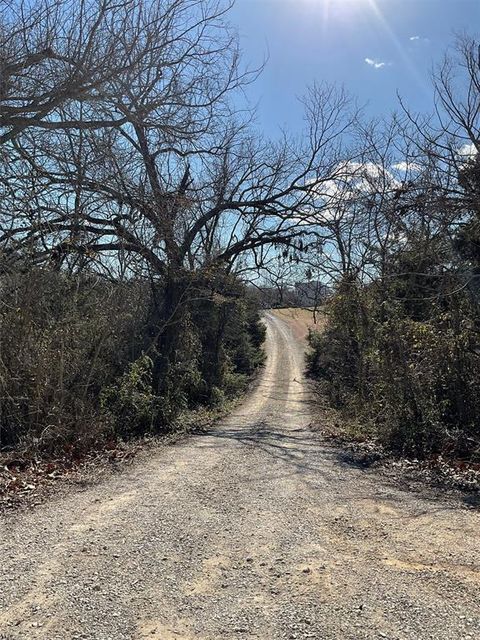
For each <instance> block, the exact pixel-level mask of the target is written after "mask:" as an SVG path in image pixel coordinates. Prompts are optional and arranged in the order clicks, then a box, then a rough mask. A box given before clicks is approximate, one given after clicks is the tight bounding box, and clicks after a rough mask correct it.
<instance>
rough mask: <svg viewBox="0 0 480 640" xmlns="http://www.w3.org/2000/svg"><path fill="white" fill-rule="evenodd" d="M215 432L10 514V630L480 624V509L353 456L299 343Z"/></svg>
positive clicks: (397, 628)
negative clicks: (422, 489)
mask: <svg viewBox="0 0 480 640" xmlns="http://www.w3.org/2000/svg"><path fill="white" fill-rule="evenodd" d="M266 321H267V325H268V339H267V351H268V360H267V364H266V367H265V370H264V372H263V374H262V376H261V378H260V380H259V382H258V385H257V386H256V387H255V389H254V391H253V392H252V393H251V394H250V395H249V397H248V399H247V400H246V401H245V402H244V403H243V404H242V405H241V406H240V407H239V408H238V409H237V410H236V411H235V412H234V413H233V414H232V415H231V416H230V417H229V418H228V419H226V420H224V421H223V422H222V423H221V424H220V425H218V426H217V427H216V428H215V430H213V431H212V432H210V433H207V434H204V435H199V436H193V437H191V438H189V439H187V440H185V441H184V442H182V443H180V444H177V445H176V446H173V447H166V448H164V449H161V450H159V451H155V452H153V453H152V454H151V455H146V456H144V457H143V459H141V460H137V461H136V462H135V463H134V464H133V465H132V466H131V467H129V468H126V469H125V470H124V471H123V472H122V473H120V474H118V475H116V476H113V477H111V478H108V479H105V480H103V481H102V482H100V483H98V484H96V485H93V486H89V487H87V488H84V489H83V490H80V489H74V490H72V491H70V492H69V493H67V494H66V495H62V496H57V497H56V498H54V499H52V500H50V501H49V502H47V503H46V504H44V505H41V506H38V507H37V508H35V509H33V510H31V511H18V512H16V513H13V514H8V515H5V516H2V519H1V521H0V638H1V639H2V640H6V639H8V640H20V639H21V640H30V639H32V640H36V639H42V640H57V639H58V640H60V639H61V640H64V639H68V640H73V639H80V638H82V639H90V640H123V639H125V640H127V639H128V640H131V639H143V638H145V639H147V638H148V639H151V640H193V639H198V640H217V639H221V638H222V639H223V638H225V639H227V640H230V639H239V640H240V639H246V638H259V639H262V640H270V639H272V640H277V639H283V638H298V639H300V638H316V639H319V640H329V639H338V640H350V639H352V640H353V639H359V640H360V639H367V638H368V639H377V638H389V639H391V640H405V639H411V640H419V639H425V640H426V639H436V640H437V639H438V640H440V639H441V640H468V639H470V640H478V639H479V638H480V550H479V541H480V514H479V513H478V512H477V511H474V510H469V509H467V508H465V507H464V506H461V505H460V504H457V503H451V502H448V501H446V500H443V499H442V498H441V497H437V498H435V497H434V496H432V494H431V493H427V492H426V493H425V495H419V494H418V493H409V492H408V491H402V490H401V489H398V488H396V487H394V486H393V485H391V484H390V485H389V484H388V483H387V482H386V480H384V479H383V478H382V476H381V474H380V473H378V472H375V471H365V470H362V469H359V468H356V467H354V466H349V465H348V464H347V463H345V462H342V457H341V455H339V453H338V451H337V450H335V449H334V448H331V447H329V446H328V445H327V444H325V443H324V442H322V440H321V438H320V437H319V436H318V435H317V434H315V433H313V432H312V431H311V430H309V428H308V425H309V423H310V421H311V417H310V415H309V390H308V384H307V383H306V382H305V381H304V379H303V375H302V370H303V353H302V350H303V346H302V344H301V342H300V341H299V340H298V339H297V338H296V337H295V335H294V332H292V330H291V327H290V326H289V324H288V323H287V322H285V321H284V320H281V319H279V318H278V317H276V316H274V315H273V314H267V316H266Z"/></svg>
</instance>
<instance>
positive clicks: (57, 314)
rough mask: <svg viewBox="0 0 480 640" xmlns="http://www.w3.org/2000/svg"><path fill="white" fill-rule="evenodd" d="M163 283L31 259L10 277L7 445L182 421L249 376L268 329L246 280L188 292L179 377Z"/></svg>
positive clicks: (3, 382)
mask: <svg viewBox="0 0 480 640" xmlns="http://www.w3.org/2000/svg"><path fill="white" fill-rule="evenodd" d="M152 291H154V293H155V298H156V301H157V303H158V299H159V298H160V300H161V297H162V286H161V285H159V286H158V288H156V289H155V290H153V289H152V287H151V285H150V284H149V283H147V282H144V281H129V282H111V281H106V280H105V279H102V278H100V277H98V276H93V275H80V276H68V275H66V274H64V273H61V272H58V271H54V270H50V269H46V268H45V269H37V268H32V269H28V270H27V269H26V270H23V271H22V272H20V271H16V272H15V273H9V274H6V273H4V274H3V275H2V276H0V302H1V306H0V447H1V448H5V447H15V446H19V445H23V446H28V447H30V448H31V447H35V448H36V449H39V450H43V451H48V452H54V451H59V450H65V449H71V448H72V447H74V448H85V447H88V446H91V445H92V444H93V443H94V442H96V441H98V440H102V439H104V438H106V437H112V435H113V436H116V435H118V436H121V437H131V436H135V435H139V434H142V433H145V432H156V433H158V432H163V431H166V430H168V429H172V428H173V427H174V425H175V421H176V419H177V417H178V415H179V412H180V411H182V410H183V409H188V408H193V407H196V406H198V405H199V404H212V403H216V402H219V401H221V400H223V399H224V398H225V397H226V396H233V395H235V394H237V393H238V392H239V391H241V390H242V389H243V387H244V384H245V381H246V380H247V379H248V376H249V375H250V374H251V373H252V372H253V370H254V368H255V367H256V365H257V364H258V363H259V362H260V361H261V342H262V330H261V329H260V328H259V327H260V325H259V319H258V315H257V312H256V309H255V308H254V307H253V306H252V304H251V303H250V302H248V301H247V300H246V299H245V295H244V290H243V288H242V285H240V284H239V283H235V296H228V297H225V298H222V299H218V297H217V298H216V299H214V298H212V296H210V295H209V293H208V291H207V290H202V291H199V292H197V296H196V297H195V298H193V301H192V298H189V300H190V301H189V302H186V303H185V310H184V313H183V315H182V326H181V327H180V340H179V342H178V345H177V349H176V353H175V358H174V359H173V364H172V366H171V367H170V368H169V372H168V381H166V382H165V381H163V384H162V381H160V380H158V379H156V374H155V363H156V360H157V359H158V358H159V357H160V356H161V354H159V353H158V341H157V340H156V336H155V332H152V327H156V328H157V332H158V331H159V332H161V328H162V325H161V321H160V320H159V318H158V317H157V315H158V310H157V309H158V304H157V305H156V304H153V303H152V298H153V295H152Z"/></svg>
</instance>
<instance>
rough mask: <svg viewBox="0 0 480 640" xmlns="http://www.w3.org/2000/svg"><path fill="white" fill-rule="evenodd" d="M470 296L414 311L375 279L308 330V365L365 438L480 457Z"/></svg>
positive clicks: (407, 452)
mask: <svg viewBox="0 0 480 640" xmlns="http://www.w3.org/2000/svg"><path fill="white" fill-rule="evenodd" d="M474 312H475V310H474V309H472V307H471V306H470V305H469V301H468V300H466V299H465V298H461V297H456V298H454V297H453V296H451V297H450V298H449V300H448V305H447V304H444V305H439V306H438V307H435V308H430V309H429V313H428V317H425V316H424V317H412V315H413V314H412V315H409V314H407V313H406V310H405V308H404V307H402V305H400V304H398V303H393V302H391V301H385V300H384V299H383V300H382V299H380V297H379V295H378V291H377V290H376V289H375V288H374V287H370V288H368V287H365V288H360V287H358V288H355V287H351V286H350V287H349V289H348V292H347V291H340V292H339V293H338V294H337V296H336V297H335V298H334V299H332V300H331V302H330V303H329V306H328V310H327V313H328V323H327V326H326V328H325V331H324V332H323V333H315V332H310V337H309V343H310V347H311V350H310V353H309V354H308V370H309V373H310V375H311V376H312V377H314V378H316V379H318V380H320V381H321V388H322V390H323V392H324V393H325V394H326V396H327V398H328V400H329V402H330V404H331V406H333V407H335V408H336V409H339V410H340V411H341V412H342V414H343V415H344V416H347V418H349V419H350V424H354V425H355V427H352V428H351V431H352V433H354V435H355V436H357V437H360V438H361V437H369V438H375V439H376V440H377V441H378V442H379V443H380V444H381V445H382V446H383V447H385V448H386V449H387V450H389V451H392V452H394V453H397V454H399V455H402V456H410V457H415V458H419V459H427V458H431V457H438V456H443V457H445V458H447V459H451V460H469V461H472V462H479V461H480V394H478V380H479V379H480V355H479V345H480V340H479V328H478V324H477V322H476V319H475V315H474Z"/></svg>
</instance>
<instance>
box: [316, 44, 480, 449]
mask: <svg viewBox="0 0 480 640" xmlns="http://www.w3.org/2000/svg"><path fill="white" fill-rule="evenodd" d="M434 90H435V95H434V98H435V102H436V104H437V117H435V118H429V119H427V118H419V117H418V116H415V115H414V114H412V113H410V112H408V111H407V109H406V108H405V107H404V108H403V111H402V113H401V114H400V116H397V117H396V118H395V119H394V122H393V123H389V124H388V125H386V124H385V123H383V124H382V125H381V127H380V129H379V130H381V131H382V135H381V136H378V135H377V134H375V133H374V132H373V130H372V129H370V130H369V131H368V132H366V138H365V139H367V140H370V141H371V142H372V146H373V153H372V152H370V154H369V155H368V159H367V161H366V162H364V163H363V164H362V166H358V172H357V175H356V177H355V178H354V179H352V178H349V179H347V180H346V182H345V183H344V184H343V185H337V186H338V194H336V195H337V197H336V198H335V201H334V202H332V205H333V206H332V212H331V216H330V219H329V220H328V221H326V223H327V225H328V227H329V228H330V229H331V234H330V235H329V236H328V237H326V238H325V241H326V245H325V249H326V251H325V252H324V255H326V258H327V261H328V262H329V264H330V265H331V269H330V270H329V273H330V274H332V273H334V274H335V282H336V295H335V296H334V298H333V299H331V301H330V302H329V303H328V304H327V306H326V308H325V311H326V314H327V328H326V331H325V333H323V334H322V335H320V334H315V333H312V334H311V336H310V344H311V347H312V349H311V353H310V355H309V369H310V372H311V374H312V375H314V376H316V377H318V378H319V379H320V380H322V381H323V385H322V387H323V390H324V391H325V390H326V392H327V394H328V396H329V398H330V400H331V402H332V403H333V404H334V405H335V406H336V407H339V408H342V409H343V410H344V411H346V413H347V414H349V415H350V416H353V417H354V419H355V422H354V423H355V424H356V427H355V429H356V430H357V431H358V430H359V431H360V433H362V434H363V435H365V434H368V435H370V436H374V437H376V438H379V439H380V441H381V442H383V443H384V444H385V445H386V446H387V447H389V448H391V449H393V450H395V451H396V452H399V453H401V454H407V455H410V456H416V457H422V458H424V457H426V456H432V455H433V456H435V455H439V454H440V455H443V456H446V457H450V458H460V459H471V460H474V461H477V462H478V461H479V460H480V392H479V389H480V386H479V385H480V119H479V114H480V48H479V46H478V44H477V43H476V42H475V41H474V40H473V39H469V38H462V39H461V40H459V41H458V42H457V45H456V47H455V49H454V50H453V51H450V52H449V55H448V56H447V58H446V59H445V62H444V64H443V65H442V66H441V67H440V68H439V69H438V70H437V72H436V74H435V76H434ZM382 138H383V139H382ZM377 141H378V142H377ZM328 247H329V248H328ZM332 247H334V250H333V249H332Z"/></svg>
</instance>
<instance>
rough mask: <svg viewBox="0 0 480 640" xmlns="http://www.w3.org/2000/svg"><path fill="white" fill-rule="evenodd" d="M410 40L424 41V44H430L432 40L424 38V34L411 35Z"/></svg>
mask: <svg viewBox="0 0 480 640" xmlns="http://www.w3.org/2000/svg"><path fill="white" fill-rule="evenodd" d="M409 40H410V42H423V43H424V44H429V42H430V40H429V39H428V38H422V36H410V38H409Z"/></svg>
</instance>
